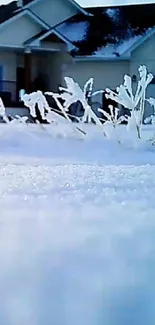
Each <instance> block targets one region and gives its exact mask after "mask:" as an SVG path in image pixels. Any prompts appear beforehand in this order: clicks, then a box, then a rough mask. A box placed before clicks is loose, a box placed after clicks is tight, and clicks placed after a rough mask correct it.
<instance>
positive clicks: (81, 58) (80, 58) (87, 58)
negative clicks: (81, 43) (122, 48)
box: [74, 55, 130, 62]
mask: <svg viewBox="0 0 155 325" xmlns="http://www.w3.org/2000/svg"><path fill="white" fill-rule="evenodd" d="M129 60H130V56H129V55H126V56H120V57H110V56H109V57H108V56H96V55H85V56H75V57H74V61H75V62H92V61H94V62H95V61H96V62H98V61H129Z"/></svg>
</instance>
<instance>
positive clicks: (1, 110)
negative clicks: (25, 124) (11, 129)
mask: <svg viewBox="0 0 155 325" xmlns="http://www.w3.org/2000/svg"><path fill="white" fill-rule="evenodd" d="M0 116H1V117H2V118H3V120H4V122H5V123H9V122H10V121H9V119H8V117H7V114H6V109H5V106H4V103H3V101H2V98H1V97H0Z"/></svg>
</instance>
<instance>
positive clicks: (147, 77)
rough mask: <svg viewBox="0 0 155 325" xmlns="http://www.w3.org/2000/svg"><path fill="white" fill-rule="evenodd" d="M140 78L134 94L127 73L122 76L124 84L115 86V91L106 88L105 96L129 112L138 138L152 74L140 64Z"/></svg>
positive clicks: (130, 120)
mask: <svg viewBox="0 0 155 325" xmlns="http://www.w3.org/2000/svg"><path fill="white" fill-rule="evenodd" d="M138 71H139V75H140V80H139V81H138V85H137V90H136V93H135V95H134V94H133V90H132V80H131V77H130V76H128V75H125V76H124V84H123V85H120V87H117V92H113V91H111V90H110V89H106V91H107V95H106V97H107V98H110V99H112V100H113V101H115V102H116V103H118V104H121V105H122V106H124V107H125V108H127V109H129V110H130V112H131V118H130V119H129V124H131V122H132V123H133V124H135V126H136V129H137V135H138V138H139V139H140V138H141V126H142V122H143V116H144V110H145V94H146V88H147V86H148V84H149V83H150V82H151V80H152V78H153V75H152V74H151V73H149V74H148V73H147V69H146V67H145V66H140V67H139V69H138Z"/></svg>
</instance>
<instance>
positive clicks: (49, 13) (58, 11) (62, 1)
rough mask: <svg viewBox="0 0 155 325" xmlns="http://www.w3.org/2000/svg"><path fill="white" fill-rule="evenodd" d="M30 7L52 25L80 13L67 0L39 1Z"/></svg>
mask: <svg viewBox="0 0 155 325" xmlns="http://www.w3.org/2000/svg"><path fill="white" fill-rule="evenodd" d="M30 9H31V11H33V12H34V13H35V14H36V15H37V16H39V17H40V18H41V19H43V20H44V21H45V22H46V23H47V24H49V25H50V26H51V27H52V26H54V25H57V24H59V23H61V22H62V21H64V20H66V19H68V18H70V17H72V16H74V15H76V14H77V13H78V10H77V9H76V7H75V6H73V4H71V3H70V2H69V1H67V0H43V1H38V2H37V3H34V4H32V5H31V8H30Z"/></svg>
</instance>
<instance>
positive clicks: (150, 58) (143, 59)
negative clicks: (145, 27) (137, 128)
mask: <svg viewBox="0 0 155 325" xmlns="http://www.w3.org/2000/svg"><path fill="white" fill-rule="evenodd" d="M154 54H155V35H153V36H151V37H150V38H149V39H147V40H146V41H145V42H144V43H143V44H141V45H140V46H139V47H138V48H137V49H135V50H134V51H132V53H131V61H130V75H131V76H132V75H133V74H135V75H136V76H137V78H139V73H138V68H139V66H140V65H145V66H146V67H147V69H148V72H151V73H152V74H154V75H155V55H154ZM135 88H136V84H135ZM146 96H147V98H149V97H155V85H153V84H150V85H149V86H148V88H147V92H146ZM152 112H153V108H152V107H151V106H150V105H149V104H147V103H146V116H148V115H150V114H152Z"/></svg>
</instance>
